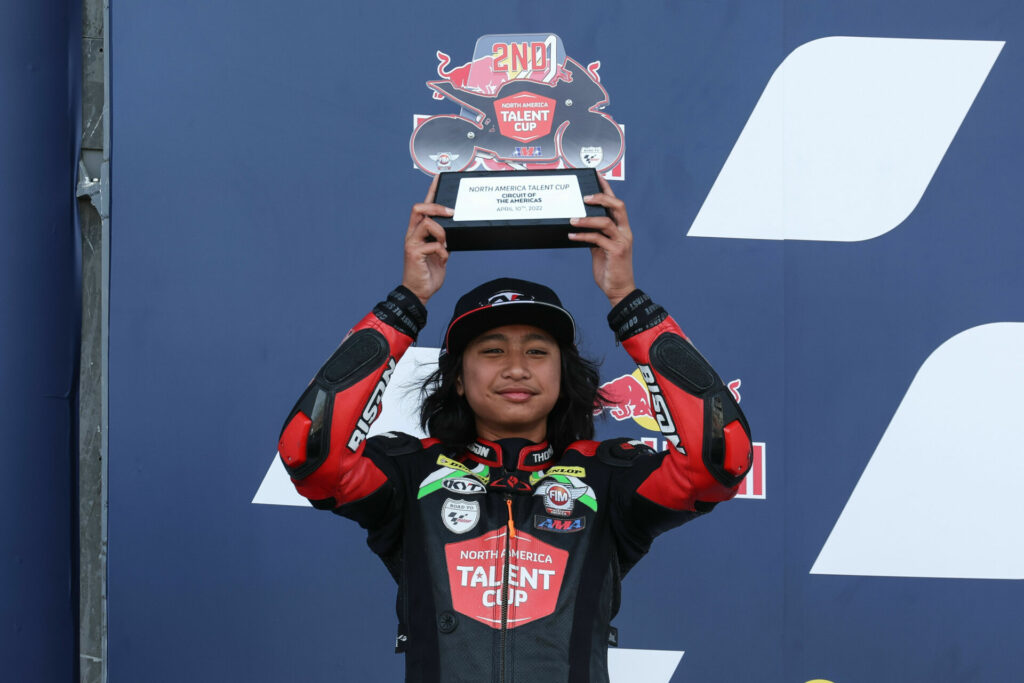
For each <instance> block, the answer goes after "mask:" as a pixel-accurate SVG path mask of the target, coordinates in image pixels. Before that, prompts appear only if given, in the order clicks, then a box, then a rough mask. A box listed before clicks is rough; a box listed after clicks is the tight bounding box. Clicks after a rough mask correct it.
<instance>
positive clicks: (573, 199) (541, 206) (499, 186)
mask: <svg viewBox="0 0 1024 683" xmlns="http://www.w3.org/2000/svg"><path fill="white" fill-rule="evenodd" d="M600 191H601V187H600V185H599V184H598V180H597V171H596V170H595V169H593V168H564V169H544V170H537V171H464V172H460V173H450V172H446V173H441V174H440V178H439V180H438V184H437V193H436V195H435V197H434V201H435V202H436V203H438V204H441V205H443V206H447V207H450V208H452V209H454V210H455V215H453V216H451V217H444V216H438V217H434V220H436V221H437V222H438V224H440V225H441V227H443V228H444V230H445V236H446V238H447V241H448V251H476V250H483V249H550V248H560V247H589V246H590V244H588V243H585V242H573V241H571V240H570V239H569V238H568V236H567V235H568V233H570V232H594V230H593V229H592V228H579V227H576V226H573V225H570V224H569V219H570V218H583V217H585V216H607V215H608V211H607V210H606V209H605V208H604V207H603V206H590V205H587V204H584V203H583V197H584V196H586V195H591V194H596V193H598V192H600Z"/></svg>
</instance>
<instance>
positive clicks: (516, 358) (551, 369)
mask: <svg viewBox="0 0 1024 683" xmlns="http://www.w3.org/2000/svg"><path fill="white" fill-rule="evenodd" d="M561 380H562V358H561V352H560V351H559V348H558V342H556V341H555V339H554V338H553V337H552V336H551V335H550V334H548V333H547V332H545V331H544V330H542V329H540V328H539V327H534V326H533V325H503V326H501V327H496V328H494V329H492V330H488V331H487V332H484V333H483V334H481V335H480V336H479V337H476V338H475V339H473V341H471V342H470V343H469V344H468V345H467V346H466V350H465V351H464V352H463V354H462V373H461V374H460V376H459V378H458V379H457V380H456V385H455V387H456V390H457V391H458V393H459V395H460V396H465V397H466V401H467V402H468V403H469V407H470V408H472V410H473V414H474V415H475V417H476V430H477V436H479V437H481V438H483V439H488V440H491V441H493V440H496V439H501V438H507V437H522V438H526V439H529V440H531V441H543V440H544V438H545V436H546V435H547V418H548V413H550V412H551V410H552V408H554V406H555V402H556V401H557V400H558V395H559V392H560V390H561Z"/></svg>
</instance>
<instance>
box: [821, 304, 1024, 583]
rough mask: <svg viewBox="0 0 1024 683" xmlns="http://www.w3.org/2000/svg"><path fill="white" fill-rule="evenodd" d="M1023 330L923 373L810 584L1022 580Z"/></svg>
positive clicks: (945, 351)
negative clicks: (823, 579)
mask: <svg viewBox="0 0 1024 683" xmlns="http://www.w3.org/2000/svg"><path fill="white" fill-rule="evenodd" d="M1022 414H1024V323H1010V322H1006V323H991V324H988V325H981V326H979V327H974V328H971V329H969V330H966V331H964V332H961V333H960V334H958V335H956V336H955V337H953V338H951V339H949V340H947V341H946V342H945V343H943V344H942V345H941V346H939V348H938V349H936V350H935V351H934V352H933V353H932V354H931V356H929V357H928V359H927V360H926V361H925V362H924V364H923V365H922V366H921V369H920V370H919V371H918V373H917V376H916V377H914V380H913V382H912V383H911V385H910V388H909V389H908V390H907V393H906V396H904V397H903V401H902V402H901V403H900V405H899V408H897V410H896V414H895V415H894V416H893V418H892V422H890V423H889V426H888V428H887V429H886V430H885V433H884V434H883V436H882V439H881V441H880V442H879V444H878V448H877V449H876V450H875V453H874V455H872V456H871V460H870V461H869V462H868V465H867V467H866V468H865V470H864V474H862V475H861V478H860V481H858V482H857V486H856V487H855V488H854V490H853V494H852V495H851V496H850V499H849V501H847V503H846V507H845V508H844V509H843V512H842V514H841V515H840V517H839V520H838V521H837V522H836V525H835V527H834V528H833V529H832V533H831V534H830V535H829V537H828V540H827V541H826V542H825V545H824V547H823V548H822V549H821V553H820V554H819V555H818V559H817V561H816V562H815V563H814V567H813V568H812V569H811V573H812V574H848V575H864V576H913V577H940V578H965V579H966V578H970V579H1024V544H1022V543H1021V542H1020V538H1021V529H1022V528H1024V496H1021V495H1020V490H1019V489H1020V482H1021V481H1024V458H1022V457H1021V455H1020V452H1019V450H1020V449H1019V447H1018V444H1019V442H1020V435H1019V424H1020V423H1019V422H1018V420H1019V419H1020V416H1021V415H1022Z"/></svg>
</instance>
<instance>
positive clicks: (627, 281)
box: [569, 173, 636, 306]
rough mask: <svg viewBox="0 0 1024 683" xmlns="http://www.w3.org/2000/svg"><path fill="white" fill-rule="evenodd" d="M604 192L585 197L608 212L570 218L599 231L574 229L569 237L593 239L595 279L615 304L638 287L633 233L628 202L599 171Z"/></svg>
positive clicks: (598, 176) (592, 250)
mask: <svg viewBox="0 0 1024 683" xmlns="http://www.w3.org/2000/svg"><path fill="white" fill-rule="evenodd" d="M597 179H598V182H600V183H601V192H599V193H597V194H593V195H590V196H588V197H584V198H583V201H584V202H586V203H587V204H593V205H597V206H603V207H605V208H606V209H608V214H609V216H589V217H587V218H573V219H571V220H570V221H569V222H570V223H571V224H572V225H574V226H576V227H580V228H595V229H596V230H597V231H596V232H572V233H569V239H571V240H573V241H574V242H588V243H590V245H591V247H590V254H591V257H592V258H593V262H594V281H595V282H596V283H597V286H598V287H600V288H601V291H602V292H604V294H605V296H607V297H608V301H610V302H611V304H612V306H615V304H617V303H619V301H621V300H622V298H623V297H624V296H626V295H627V294H629V293H630V292H632V291H633V290H634V289H636V283H635V282H634V281H633V233H632V231H630V229H629V216H627V215H626V204H625V203H624V202H623V201H622V200H621V199H619V198H618V197H616V196H615V193H614V192H612V188H611V186H610V185H608V181H607V180H605V179H604V178H603V177H602V176H601V174H600V173H599V174H598V175H597Z"/></svg>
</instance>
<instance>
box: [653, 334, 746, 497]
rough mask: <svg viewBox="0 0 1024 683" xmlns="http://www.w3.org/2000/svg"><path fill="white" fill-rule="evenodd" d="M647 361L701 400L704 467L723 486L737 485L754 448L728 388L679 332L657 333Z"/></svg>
mask: <svg viewBox="0 0 1024 683" xmlns="http://www.w3.org/2000/svg"><path fill="white" fill-rule="evenodd" d="M650 362H651V367H652V368H653V369H654V370H655V371H656V372H657V373H658V374H659V375H661V376H662V377H664V378H665V379H667V380H668V381H669V382H671V383H672V384H674V385H675V386H677V387H678V388H680V389H682V390H683V391H685V392H686V393H688V394H691V395H693V396H695V397H697V398H700V399H701V400H702V401H703V403H704V416H703V423H704V424H703V430H702V431H703V444H702V448H701V452H702V453H703V460H704V466H705V467H706V468H707V470H708V472H710V473H711V475H712V476H713V477H714V478H715V480H717V481H718V482H719V483H720V484H722V485H723V486H726V487H728V488H733V487H735V486H738V485H739V483H740V482H741V481H743V478H744V477H745V476H746V475H747V472H748V471H749V470H750V467H751V464H752V463H753V449H752V448H751V442H750V427H749V425H748V424H747V419H746V417H745V416H744V415H743V411H742V410H740V407H739V406H738V405H737V404H736V401H735V400H733V397H732V394H731V393H730V392H729V389H728V388H727V387H726V386H725V384H724V383H723V382H722V380H721V379H720V378H719V377H718V375H717V374H716V373H715V371H714V369H713V368H712V367H711V364H710V363H708V362H707V360H705V359H704V357H703V356H702V355H701V354H700V353H699V352H698V351H697V349H696V348H695V347H694V346H693V344H691V343H690V342H689V341H687V340H686V339H684V338H683V337H680V336H679V335H676V334H672V333H665V334H662V335H660V336H659V337H658V338H657V339H656V340H655V341H654V343H653V344H652V345H651V350H650ZM645 379H646V378H645ZM652 379H654V378H653V377H652ZM653 400H655V399H654V397H653V396H652V401H653Z"/></svg>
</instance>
